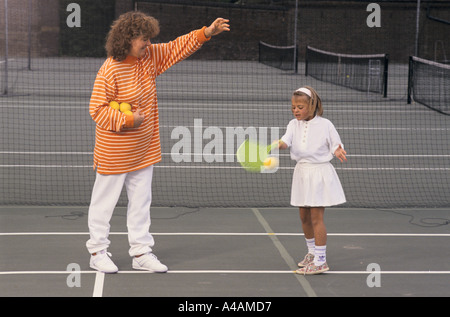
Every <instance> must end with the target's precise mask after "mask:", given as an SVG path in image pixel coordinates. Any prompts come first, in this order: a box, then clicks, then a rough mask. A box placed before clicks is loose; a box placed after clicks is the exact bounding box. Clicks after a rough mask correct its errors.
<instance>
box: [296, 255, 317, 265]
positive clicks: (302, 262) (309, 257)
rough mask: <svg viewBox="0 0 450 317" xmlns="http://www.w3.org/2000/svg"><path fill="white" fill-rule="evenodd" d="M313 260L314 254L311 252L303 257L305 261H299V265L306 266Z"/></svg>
mask: <svg viewBox="0 0 450 317" xmlns="http://www.w3.org/2000/svg"><path fill="white" fill-rule="evenodd" d="M312 262H314V255H313V254H311V253H308V254H307V255H305V258H304V259H303V261H301V262H298V267H305V266H307V265H308V264H310V263H312Z"/></svg>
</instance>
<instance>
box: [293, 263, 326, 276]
mask: <svg viewBox="0 0 450 317" xmlns="http://www.w3.org/2000/svg"><path fill="white" fill-rule="evenodd" d="M329 269H330V268H329V267H328V265H327V263H324V264H322V265H319V266H316V265H314V263H310V264H309V265H307V266H305V267H302V268H301V269H298V270H297V271H295V273H297V274H303V275H313V274H320V273H323V272H326V271H328V270H329Z"/></svg>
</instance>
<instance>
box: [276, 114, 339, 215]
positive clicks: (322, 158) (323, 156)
mask: <svg viewBox="0 0 450 317" xmlns="http://www.w3.org/2000/svg"><path fill="white" fill-rule="evenodd" d="M281 140H282V141H283V142H284V143H286V144H287V145H288V147H289V149H290V152H291V158H292V159H293V160H295V161H297V165H296V166H295V169H294V175H293V177H292V189H291V205H292V206H300V207H328V206H335V205H339V204H343V203H345V202H346V199H345V194H344V190H343V188H342V185H341V182H340V181H339V177H338V175H337V173H336V170H335V169H334V167H333V165H331V163H330V161H331V160H332V159H333V157H334V154H333V153H334V152H335V151H336V149H337V148H338V147H339V145H341V146H342V148H343V147H344V145H343V144H342V142H341V138H340V137H339V134H338V132H337V131H336V128H335V127H334V125H333V123H331V121H330V120H328V119H325V118H322V117H320V116H315V117H314V118H313V119H311V120H309V121H305V120H297V119H293V120H291V121H290V122H289V124H288V126H287V129H286V133H285V134H284V135H283V137H282V138H281Z"/></svg>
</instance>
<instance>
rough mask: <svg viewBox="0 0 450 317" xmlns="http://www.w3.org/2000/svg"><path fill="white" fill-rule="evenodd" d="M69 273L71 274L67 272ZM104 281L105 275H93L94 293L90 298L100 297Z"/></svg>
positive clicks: (99, 273)
mask: <svg viewBox="0 0 450 317" xmlns="http://www.w3.org/2000/svg"><path fill="white" fill-rule="evenodd" d="M69 273H70V274H73V272H69ZM104 281H105V273H102V272H96V273H95V283H94V292H93V294H92V297H102V295H103V284H104Z"/></svg>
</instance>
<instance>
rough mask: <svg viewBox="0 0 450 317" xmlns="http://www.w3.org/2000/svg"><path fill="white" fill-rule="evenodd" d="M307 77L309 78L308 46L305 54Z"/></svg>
mask: <svg viewBox="0 0 450 317" xmlns="http://www.w3.org/2000/svg"><path fill="white" fill-rule="evenodd" d="M305 76H306V77H308V45H307V46H306V52H305Z"/></svg>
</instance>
